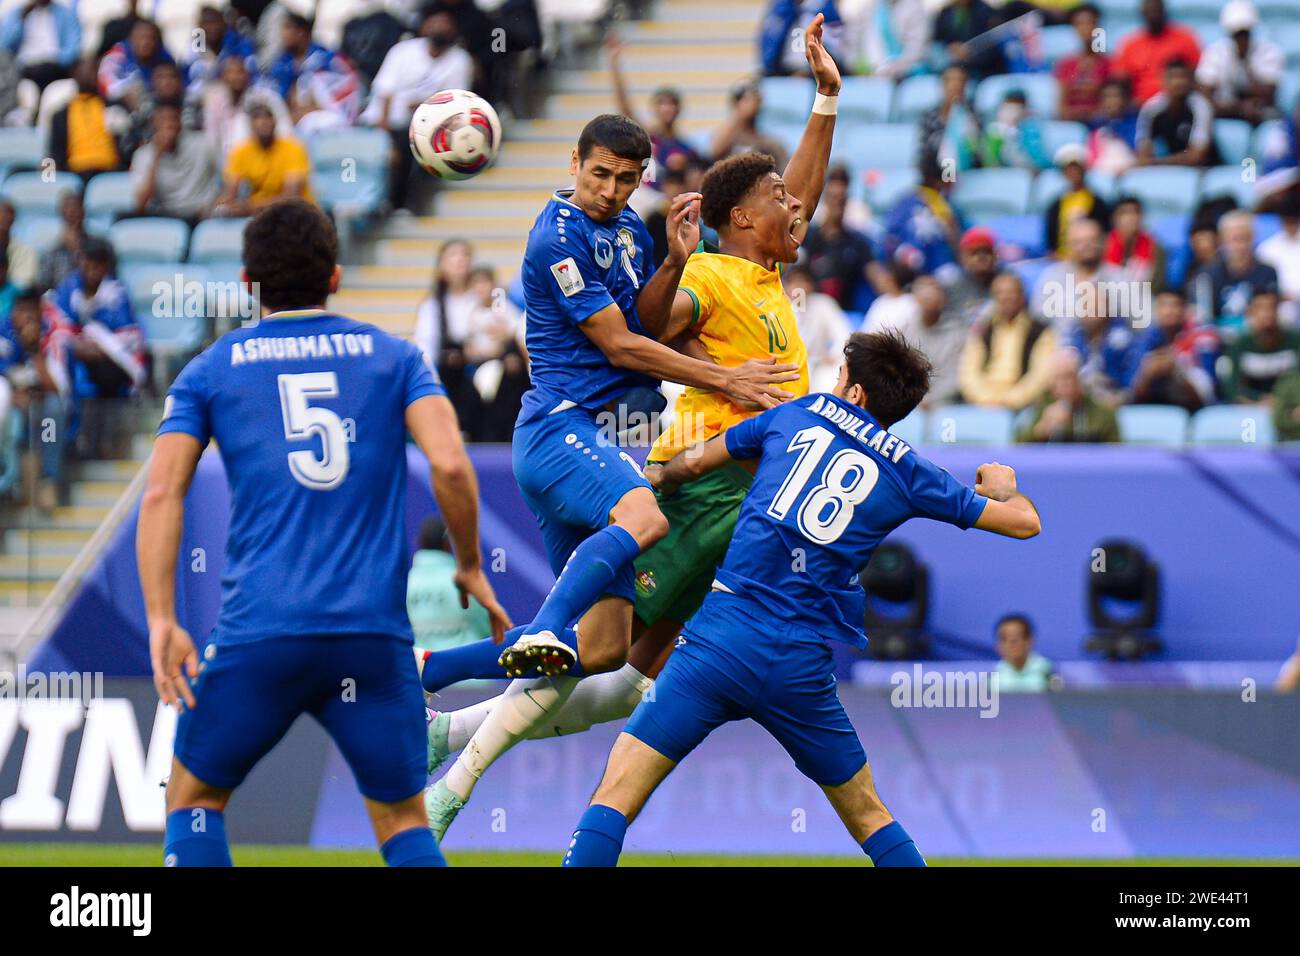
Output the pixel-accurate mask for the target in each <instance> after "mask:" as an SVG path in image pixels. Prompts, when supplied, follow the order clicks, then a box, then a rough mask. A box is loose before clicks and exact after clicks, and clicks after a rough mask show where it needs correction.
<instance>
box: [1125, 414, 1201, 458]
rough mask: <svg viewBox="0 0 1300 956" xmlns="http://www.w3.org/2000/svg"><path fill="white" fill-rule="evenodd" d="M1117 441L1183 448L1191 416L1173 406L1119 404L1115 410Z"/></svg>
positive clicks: (1129, 443) (1128, 443)
mask: <svg viewBox="0 0 1300 956" xmlns="http://www.w3.org/2000/svg"><path fill="white" fill-rule="evenodd" d="M1115 417H1116V418H1117V419H1118V421H1119V437H1120V441H1122V442H1124V443H1125V444H1127V445H1160V446H1162V447H1165V448H1182V447H1183V446H1184V445H1185V444H1187V423H1188V421H1189V419H1190V418H1191V416H1190V415H1189V414H1188V413H1187V410H1186V409H1184V408H1179V407H1177V406H1176V405H1121V406H1120V407H1119V408H1118V409H1116V411H1115Z"/></svg>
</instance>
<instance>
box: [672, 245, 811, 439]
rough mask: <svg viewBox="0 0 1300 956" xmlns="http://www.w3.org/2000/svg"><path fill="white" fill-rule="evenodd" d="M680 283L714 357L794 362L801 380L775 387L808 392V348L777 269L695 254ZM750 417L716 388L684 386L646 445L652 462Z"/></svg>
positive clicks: (730, 361) (727, 361)
mask: <svg viewBox="0 0 1300 956" xmlns="http://www.w3.org/2000/svg"><path fill="white" fill-rule="evenodd" d="M678 288H680V289H681V290H682V291H683V292H685V293H686V294H687V295H689V296H690V297H691V299H692V301H693V302H694V303H695V320H694V324H693V325H692V326H691V329H692V331H694V332H695V334H696V335H698V336H699V340H700V343H701V344H702V345H703V346H704V347H705V349H706V350H707V351H708V353H709V355H710V357H711V358H712V359H713V361H714V362H716V363H717V364H719V365H723V366H726V367H727V368H733V367H735V366H737V365H743V364H744V363H745V362H747V361H749V360H750V359H765V358H774V359H776V360H777V362H780V363H788V364H790V365H797V366H799V378H798V379H796V380H795V381H792V382H784V383H782V384H781V385H780V386H779V387H780V388H783V389H785V390H786V391H787V392H789V393H790V394H791V395H793V396H795V397H796V398H797V397H799V396H801V395H807V394H808V351H807V350H806V349H805V348H804V344H803V339H801V338H800V337H799V328H798V326H797V325H796V324H795V317H794V306H793V305H792V304H791V303H790V298H789V296H787V295H786V294H785V289H784V288H783V287H782V285H781V274H780V272H779V271H778V270H775V269H772V270H768V269H764V268H763V267H762V266H761V265H759V264H758V263H757V262H751V261H750V260H748V259H741V258H738V257H737V256H727V255H723V254H722V253H717V252H697V253H695V254H694V255H692V256H691V257H690V259H688V260H687V262H686V269H685V271H684V272H683V273H682V281H681V283H680V284H679V286H678ZM756 414H758V412H757V411H756V410H755V409H749V408H744V407H742V406H740V405H737V404H736V403H735V402H733V401H732V400H731V399H729V398H728V397H727V396H725V395H722V394H720V393H718V392H710V391H707V390H705V389H702V388H688V389H686V391H685V393H683V395H682V396H681V398H679V399H677V404H676V406H675V407H674V409H673V420H672V423H671V424H670V425H669V426H668V428H667V429H665V430H664V432H663V433H662V434H661V435H660V436H659V440H658V441H657V442H655V446H654V448H652V449H651V450H650V460H651V461H666V460H667V459H669V458H671V457H672V456H673V455H675V454H677V452H679V451H681V450H682V449H683V448H687V447H689V446H691V445H694V444H696V443H697V442H702V441H707V440H708V439H710V438H712V437H713V436H714V435H717V434H719V433H720V432H722V431H725V430H726V429H727V428H729V427H731V426H732V425H734V424H736V422H740V421H744V420H745V419H746V418H750V417H752V416H754V415H756Z"/></svg>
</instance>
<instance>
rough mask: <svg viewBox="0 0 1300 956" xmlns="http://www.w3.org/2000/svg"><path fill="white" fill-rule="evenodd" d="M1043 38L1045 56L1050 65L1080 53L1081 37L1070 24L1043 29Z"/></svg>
mask: <svg viewBox="0 0 1300 956" xmlns="http://www.w3.org/2000/svg"><path fill="white" fill-rule="evenodd" d="M1042 37H1043V56H1045V57H1047V62H1048V63H1051V64H1053V65H1054V64H1056V62H1057V61H1058V60H1064V59H1065V58H1066V57H1067V56H1074V54H1076V53H1078V52H1079V35H1078V34H1077V33H1075V32H1074V27H1072V26H1070V25H1069V24H1068V23H1066V24H1060V25H1058V26H1054V27H1043V33H1042Z"/></svg>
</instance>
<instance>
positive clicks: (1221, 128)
mask: <svg viewBox="0 0 1300 956" xmlns="http://www.w3.org/2000/svg"><path fill="white" fill-rule="evenodd" d="M1252 132H1253V129H1252V127H1251V125H1250V124H1249V123H1247V122H1246V121H1245V120H1239V119H1218V120H1215V121H1214V142H1215V144H1216V145H1218V147H1219V157H1220V160H1221V161H1222V163H1223V165H1225V166H1240V165H1241V161H1242V160H1243V159H1245V158H1246V154H1247V153H1248V152H1249V151H1250V137H1251V133H1252Z"/></svg>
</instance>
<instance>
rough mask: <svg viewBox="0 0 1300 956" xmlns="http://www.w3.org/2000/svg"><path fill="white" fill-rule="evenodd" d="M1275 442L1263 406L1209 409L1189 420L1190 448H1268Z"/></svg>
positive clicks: (1274, 436)
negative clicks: (1190, 428) (1209, 446)
mask: <svg viewBox="0 0 1300 956" xmlns="http://www.w3.org/2000/svg"><path fill="white" fill-rule="evenodd" d="M1276 441H1277V433H1276V432H1275V431H1274V428H1273V416H1272V412H1271V411H1270V410H1269V409H1268V408H1265V407H1264V406H1262V405H1211V406H1209V407H1208V408H1202V409H1201V410H1200V411H1199V412H1197V413H1196V414H1195V415H1193V416H1192V431H1191V443H1192V444H1193V445H1200V446H1204V445H1218V446H1236V447H1239V448H1269V447H1271V446H1272V445H1273V444H1274V443H1275V442H1276Z"/></svg>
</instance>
